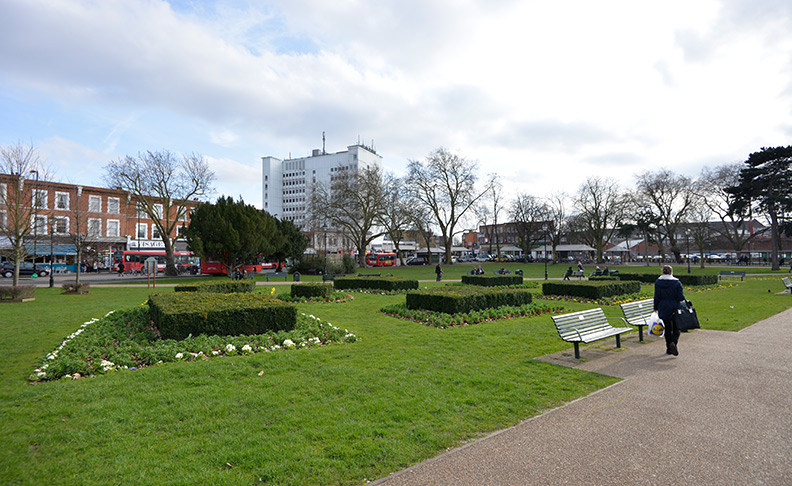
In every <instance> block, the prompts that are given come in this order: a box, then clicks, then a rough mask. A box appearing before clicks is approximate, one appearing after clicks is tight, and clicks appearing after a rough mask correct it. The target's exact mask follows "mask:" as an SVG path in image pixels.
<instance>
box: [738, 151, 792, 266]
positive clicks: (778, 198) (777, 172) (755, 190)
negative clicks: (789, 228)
mask: <svg viewBox="0 0 792 486" xmlns="http://www.w3.org/2000/svg"><path fill="white" fill-rule="evenodd" d="M729 192H730V193H731V194H733V195H734V197H735V202H734V208H735V211H741V210H742V211H744V210H745V208H750V207H751V206H752V205H755V206H756V208H757V209H758V210H759V211H761V212H763V213H764V214H766V215H767V218H768V219H769V220H770V235H771V241H772V243H771V244H772V247H771V252H770V257H771V262H772V269H773V270H778V269H779V268H780V264H779V259H778V254H779V247H780V241H781V239H780V236H781V235H780V231H779V229H780V228H781V227H782V226H783V225H784V224H785V220H786V219H787V218H789V217H790V213H792V146H787V147H768V148H762V149H761V150H760V151H759V152H754V153H752V154H751V155H749V156H748V160H746V161H745V166H744V167H743V168H742V170H740V179H739V183H738V184H737V185H736V186H734V187H732V188H730V189H729Z"/></svg>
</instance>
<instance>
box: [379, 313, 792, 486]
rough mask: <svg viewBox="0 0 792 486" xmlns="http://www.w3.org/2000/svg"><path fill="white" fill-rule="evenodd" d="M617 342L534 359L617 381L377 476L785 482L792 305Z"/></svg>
mask: <svg viewBox="0 0 792 486" xmlns="http://www.w3.org/2000/svg"><path fill="white" fill-rule="evenodd" d="M622 346H623V348H624V349H623V350H621V351H619V350H615V348H614V344H613V340H612V339H611V340H608V341H607V342H605V343H603V342H602V341H600V342H598V343H595V344H594V345H593V347H586V348H583V349H582V350H581V355H582V356H583V358H585V362H582V363H581V362H576V360H575V359H574V357H572V356H571V349H570V352H568V353H558V354H556V355H553V356H549V357H544V358H542V359H543V360H546V361H551V362H555V363H559V364H563V365H567V366H573V367H575V368H579V369H583V370H589V371H596V372H598V373H603V374H607V375H612V376H617V377H621V378H624V380H623V381H621V382H620V383H617V384H615V385H612V386H610V387H608V388H605V389H603V390H600V391H598V392H595V393H593V394H591V395H589V396H587V397H583V398H581V399H578V400H576V401H574V402H571V403H569V404H567V405H564V406H562V407H560V408H557V409H554V410H551V411H549V412H547V413H545V414H543V415H540V416H537V417H534V418H532V419H529V420H526V421H525V422H522V423H520V424H518V425H516V426H514V427H511V428H508V429H505V430H502V431H499V432H496V433H494V434H492V435H490V436H488V437H486V438H484V439H481V440H478V441H476V442H473V443H470V444H467V445H465V446H463V447H461V448H459V449H455V450H453V451H451V452H448V453H446V454H443V455H441V456H438V457H436V458H433V459H430V460H428V461H425V462H423V463H421V464H418V465H417V466H414V467H412V468H409V469H406V470H404V471H400V472H397V473H394V474H393V475H391V476H390V477H388V478H382V479H380V480H378V481H376V482H375V483H373V484H381V485H384V486H402V485H421V486H426V485H477V486H480V485H522V484H527V485H559V484H591V485H611V484H619V485H625V484H627V485H632V484H642V485H644V484H647V485H672V484H707V485H752V484H757V485H758V484H761V485H789V484H792V309H789V310H787V311H785V312H783V313H781V314H778V315H776V316H773V317H771V318H769V319H767V320H764V321H761V322H758V323H756V324H754V325H753V326H751V327H749V328H747V329H744V330H742V331H740V332H737V333H735V332H724V331H711V330H697V331H694V332H691V333H687V334H682V337H681V338H680V341H679V356H678V357H673V356H669V355H666V354H665V342H664V340H663V339H662V338H661V339H656V338H650V340H649V341H648V342H646V343H638V342H637V336H636V337H634V338H633V337H632V336H631V337H630V338H628V339H623V342H622Z"/></svg>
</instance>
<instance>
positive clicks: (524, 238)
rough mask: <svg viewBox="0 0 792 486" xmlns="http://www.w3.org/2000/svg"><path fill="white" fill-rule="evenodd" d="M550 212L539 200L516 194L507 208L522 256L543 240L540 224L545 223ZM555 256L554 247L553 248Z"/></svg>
mask: <svg viewBox="0 0 792 486" xmlns="http://www.w3.org/2000/svg"><path fill="white" fill-rule="evenodd" d="M549 214H550V210H549V208H548V207H547V205H546V204H545V203H543V202H542V201H541V200H540V199H538V198H536V197H534V196H529V195H528V194H524V193H521V194H518V195H517V198H516V199H515V200H514V201H512V204H511V207H510V208H509V217H510V218H511V220H512V221H514V223H515V224H516V226H517V234H518V237H519V239H520V243H521V245H522V251H523V255H528V254H530V251H531V247H532V246H533V244H534V243H536V242H538V241H539V240H540V239H542V238H544V234H543V232H542V223H545V224H546V223H547V221H548V219H549ZM553 254H555V246H554V247H553Z"/></svg>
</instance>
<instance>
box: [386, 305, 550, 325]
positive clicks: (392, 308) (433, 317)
mask: <svg viewBox="0 0 792 486" xmlns="http://www.w3.org/2000/svg"><path fill="white" fill-rule="evenodd" d="M563 310H564V308H563V307H560V306H553V305H548V304H540V303H536V302H532V303H530V304H524V305H521V306H508V305H506V306H501V307H490V308H487V309H481V310H476V311H471V312H466V313H457V314H447V313H445V312H436V311H429V310H422V309H408V308H407V306H406V305H405V304H393V305H388V306H385V307H383V308H382V309H380V312H383V313H385V314H387V315H389V316H391V317H398V318H400V319H407V320H410V321H415V322H420V323H423V324H426V325H427V326H432V327H439V328H441V329H446V328H449V327H454V326H470V325H474V324H481V323H482V322H487V321H494V320H497V319H514V318H517V317H533V316H538V315H541V314H558V313H561V312H563Z"/></svg>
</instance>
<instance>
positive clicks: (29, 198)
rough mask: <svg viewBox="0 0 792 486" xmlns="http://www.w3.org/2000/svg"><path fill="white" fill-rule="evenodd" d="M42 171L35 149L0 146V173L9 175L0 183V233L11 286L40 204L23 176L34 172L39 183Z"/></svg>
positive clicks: (22, 145) (17, 144)
mask: <svg viewBox="0 0 792 486" xmlns="http://www.w3.org/2000/svg"><path fill="white" fill-rule="evenodd" d="M43 170H44V169H43V167H42V161H41V158H40V157H39V155H38V151H37V150H36V148H35V147H33V146H32V145H24V144H22V143H21V142H17V143H16V144H14V145H8V146H2V147H0V173H2V174H8V175H9V176H10V177H9V178H7V179H6V180H7V181H8V182H4V183H0V206H1V207H2V208H0V236H3V237H4V238H5V239H7V240H8V250H6V251H5V252H4V253H5V255H6V256H7V257H8V259H9V260H11V261H12V262H13V263H14V277H13V281H12V285H14V286H16V285H19V264H20V263H21V262H22V261H23V260H24V259H25V257H26V256H27V254H28V253H27V248H26V247H25V241H26V240H27V239H29V237H30V235H31V233H33V228H34V225H38V224H39V221H38V218H36V216H37V212H38V209H39V207H40V206H41V205H40V203H39V197H38V194H36V193H35V191H34V188H33V187H31V185H32V184H33V181H32V180H27V179H26V178H27V177H30V174H31V173H36V174H37V179H38V180H39V182H42V181H43V180H44V179H46V178H47V176H46V175H45V174H44V173H43ZM34 218H35V219H36V220H35V221H34ZM31 222H32V224H31Z"/></svg>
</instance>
